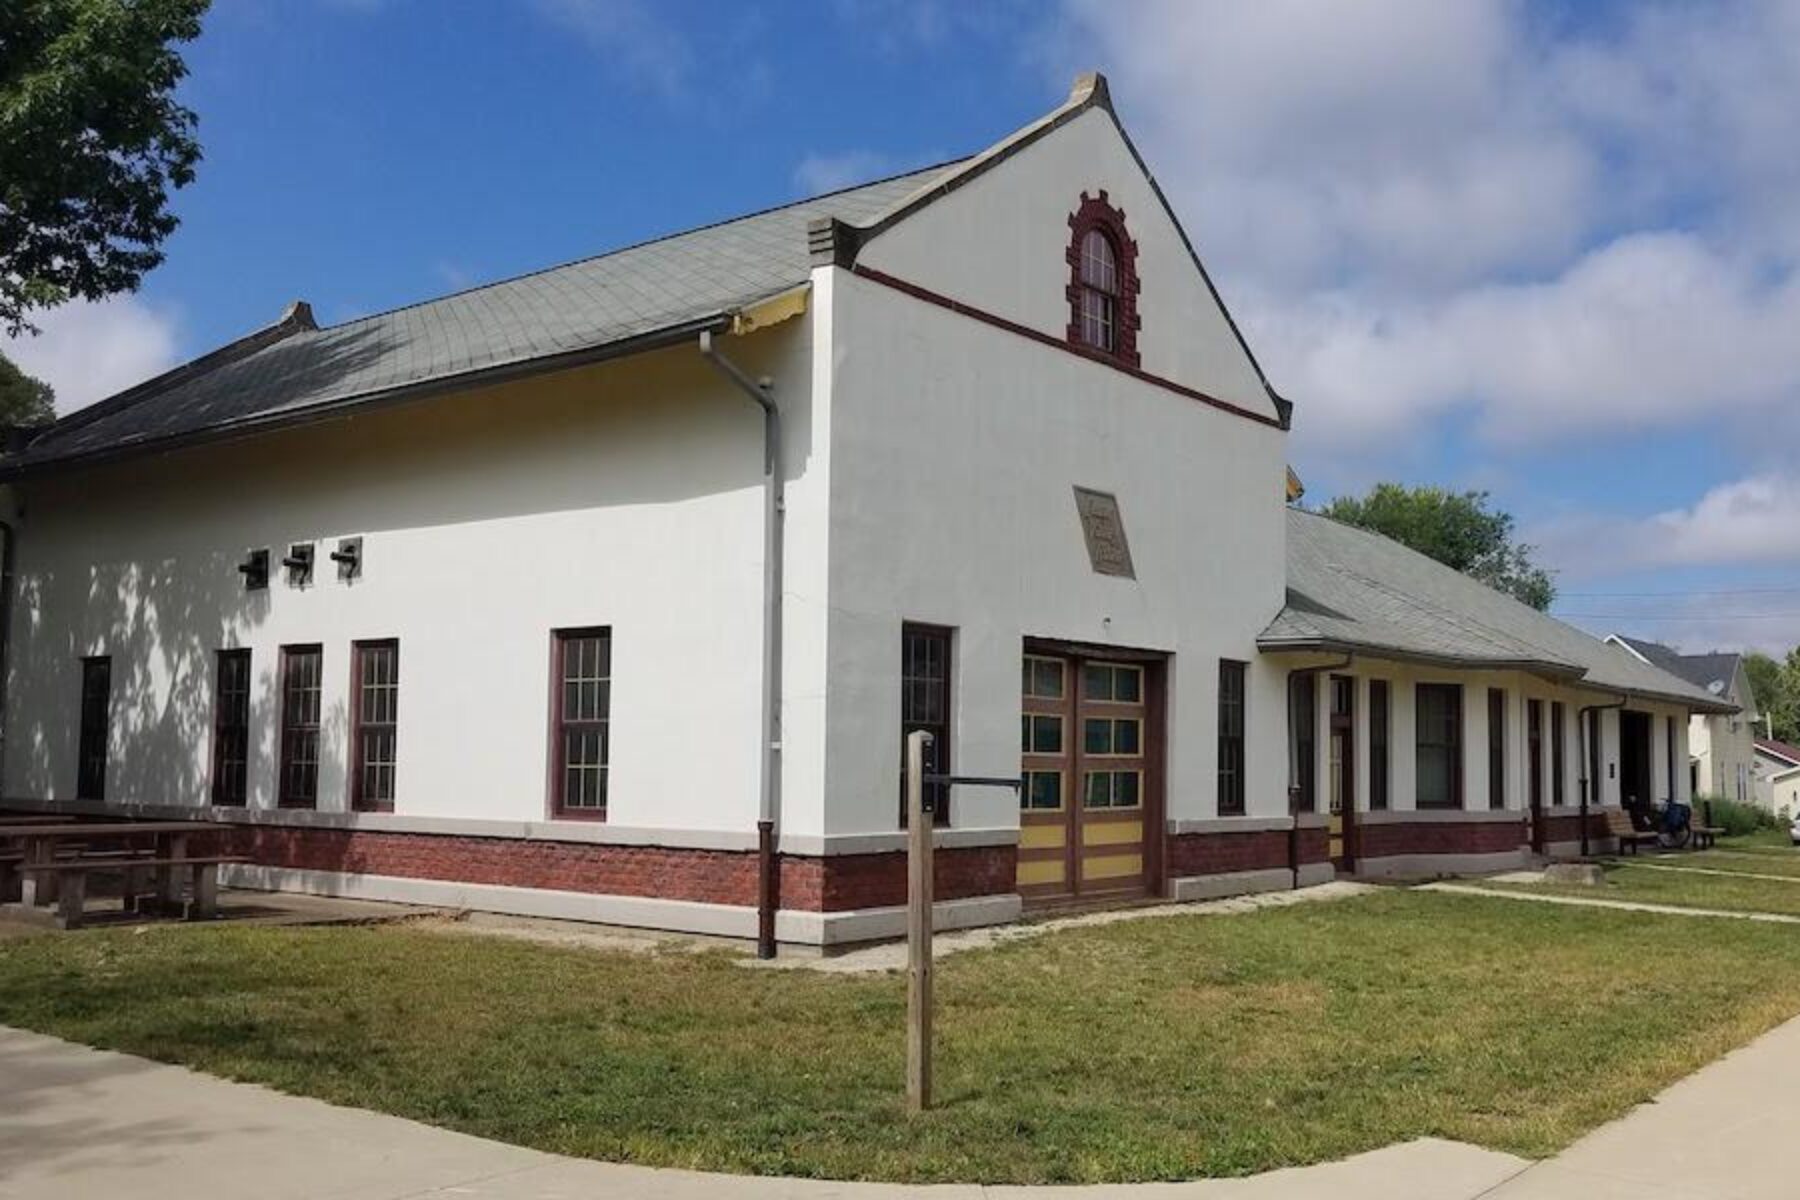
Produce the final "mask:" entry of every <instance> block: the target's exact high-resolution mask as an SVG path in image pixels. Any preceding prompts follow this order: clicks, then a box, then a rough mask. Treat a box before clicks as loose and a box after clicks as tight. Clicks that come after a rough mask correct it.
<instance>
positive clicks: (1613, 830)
mask: <svg viewBox="0 0 1800 1200" xmlns="http://www.w3.org/2000/svg"><path fill="white" fill-rule="evenodd" d="M1606 836H1607V837H1609V838H1612V839H1613V840H1614V841H1616V842H1618V843H1619V849H1621V850H1623V849H1625V848H1626V847H1627V846H1629V847H1631V852H1632V853H1633V854H1636V853H1637V848H1638V847H1639V846H1643V845H1651V846H1655V845H1658V844H1659V843H1660V842H1661V838H1660V837H1659V836H1658V835H1657V834H1656V833H1654V832H1652V831H1650V830H1647V829H1639V828H1638V827H1637V826H1636V825H1633V824H1632V823H1631V814H1630V813H1628V812H1626V811H1625V810H1624V809H1622V808H1609V809H1607V810H1606Z"/></svg>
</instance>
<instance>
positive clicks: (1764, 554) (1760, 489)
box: [1526, 473, 1800, 579]
mask: <svg viewBox="0 0 1800 1200" xmlns="http://www.w3.org/2000/svg"><path fill="white" fill-rule="evenodd" d="M1526 536H1527V540H1528V541H1531V542H1533V543H1535V544H1537V545H1538V546H1539V548H1540V549H1541V551H1542V552H1543V555H1544V559H1545V561H1546V562H1548V563H1550V564H1551V565H1552V566H1555V567H1557V568H1559V570H1561V571H1562V572H1563V573H1564V574H1565V575H1568V576H1570V577H1572V578H1576V579H1580V578H1584V577H1586V578H1592V577H1595V576H1603V575H1606V574H1610V573H1615V572H1621V571H1646V570H1657V569H1663V568H1674V567H1716V566H1725V565H1732V566H1740V565H1742V566H1755V565H1778V566H1779V565H1786V564H1791V563H1800V473H1792V474H1783V473H1767V474H1760V475H1751V476H1747V477H1745V478H1742V479H1736V480H1732V481H1731V482H1728V483H1722V484H1720V485H1718V486H1717V487H1714V488H1712V489H1711V490H1709V491H1708V492H1706V493H1705V494H1704V495H1703V496H1701V497H1700V498H1699V499H1698V500H1696V501H1695V502H1694V503H1693V504H1691V505H1689V506H1687V507H1685V508H1674V509H1669V510H1667V511H1664V512H1659V513H1654V514H1652V515H1650V516H1647V517H1628V516H1611V515H1605V514H1587V515H1577V516H1564V517H1560V518H1557V519H1555V520H1552V521H1549V522H1547V523H1545V524H1544V525H1543V526H1542V527H1540V528H1536V529H1532V530H1528V531H1527V534H1526Z"/></svg>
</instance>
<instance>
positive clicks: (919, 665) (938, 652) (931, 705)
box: [900, 625, 950, 825]
mask: <svg viewBox="0 0 1800 1200" xmlns="http://www.w3.org/2000/svg"><path fill="white" fill-rule="evenodd" d="M916 730H923V731H924V732H926V733H929V734H930V735H931V744H930V745H928V746H927V747H926V748H925V767H926V770H928V771H932V772H937V773H943V772H947V771H949V769H950V633H949V631H948V630H945V629H938V628H935V627H930V626H915V625H908V626H906V627H904V628H903V629H902V631H901V636H900V736H901V746H902V749H901V756H902V761H904V758H905V739H906V735H908V734H910V733H913V732H914V731H916ZM900 800H901V804H900V823H901V824H902V825H904V824H905V823H906V820H907V814H906V797H905V791H904V788H902V792H901V797H900ZM925 801H926V803H927V804H928V805H930V806H931V816H932V823H933V824H934V825H946V824H948V823H949V820H950V789H949V788H947V787H946V786H944V785H943V784H927V785H925Z"/></svg>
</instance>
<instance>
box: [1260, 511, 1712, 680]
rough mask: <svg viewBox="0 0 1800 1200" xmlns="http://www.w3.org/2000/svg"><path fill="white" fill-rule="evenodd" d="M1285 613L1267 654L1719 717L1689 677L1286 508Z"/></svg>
mask: <svg viewBox="0 0 1800 1200" xmlns="http://www.w3.org/2000/svg"><path fill="white" fill-rule="evenodd" d="M1287 584H1288V601H1287V606H1286V607H1285V608H1283V609H1282V611H1281V613H1280V615H1279V616H1277V617H1276V618H1275V620H1274V621H1273V622H1271V623H1270V625H1269V627H1268V628H1267V629H1265V630H1264V631H1263V633H1262V635H1261V637H1260V638H1258V639H1257V642H1258V645H1260V646H1261V647H1262V648H1263V649H1265V650H1305V649H1320V650H1362V651H1366V652H1369V653H1371V654H1374V655H1377V656H1381V657H1393V658H1401V659H1408V660H1418V661H1423V662H1435V663H1444V664H1447V665H1451V666H1457V667H1489V668H1517V669H1520V670H1528V671H1535V672H1538V673H1540V674H1545V675H1553V676H1563V677H1566V678H1569V679H1580V680H1582V681H1583V682H1584V683H1586V684H1589V685H1591V686H1593V687H1597V688H1603V689H1606V690H1608V691H1621V692H1629V693H1632V694H1634V695H1639V696H1649V697H1657V698H1663V699H1670V700H1677V701H1680V702H1682V703H1685V704H1692V705H1693V706H1694V707H1697V708H1706V709H1718V708H1720V707H1730V706H1721V704H1720V702H1719V701H1718V700H1717V699H1716V698H1715V697H1713V696H1710V695H1708V694H1707V693H1706V691H1705V690H1704V689H1703V688H1699V687H1695V686H1694V685H1693V684H1691V683H1689V682H1688V681H1687V680H1685V679H1682V678H1679V677H1678V676H1675V675H1672V674H1670V673H1669V672H1667V671H1664V670H1662V669H1660V668H1658V667H1654V666H1651V665H1650V664H1648V663H1645V662H1641V661H1639V660H1638V659H1637V658H1635V657H1633V656H1632V654H1631V653H1630V651H1628V650H1625V649H1624V648H1622V647H1619V646H1613V645H1609V644H1608V643H1606V642H1604V641H1602V640H1601V639H1599V638H1597V637H1593V636H1592V635H1590V634H1587V633H1584V632H1582V631H1581V630H1579V629H1577V628H1575V627H1574V626H1573V625H1567V624H1565V623H1563V622H1562V621H1559V620H1557V619H1556V618H1555V617H1552V616H1549V615H1548V614H1546V613H1541V612H1539V611H1537V610H1536V609H1534V608H1531V607H1530V606H1529V605H1525V604H1521V603H1519V602H1518V601H1517V600H1514V599H1513V598H1512V597H1511V596H1506V595H1503V594H1501V593H1500V592H1497V591H1495V590H1494V589H1492V588H1490V587H1487V586H1486V585H1484V584H1481V583H1478V582H1476V581H1475V580H1473V579H1470V578H1469V577H1468V576H1466V575H1463V574H1462V573H1460V572H1458V571H1453V570H1451V569H1450V568H1449V567H1446V566H1444V565H1443V564H1442V563H1439V562H1437V561H1435V560H1434V559H1431V558H1427V557H1426V556H1425V555H1423V554H1420V553H1418V552H1416V551H1414V550H1409V549H1408V548H1406V547H1405V546H1402V545H1400V544H1399V543H1398V542H1395V541H1391V540H1389V539H1388V538H1384V537H1382V536H1380V535H1379V534H1374V533H1369V532H1368V531H1366V530H1362V529H1356V528H1353V527H1351V526H1349V525H1344V524H1341V523H1339V522H1337V521H1334V520H1331V519H1330V518H1329V517H1323V516H1320V515H1318V514H1317V513H1310V512H1307V511H1305V510H1304V509H1298V508H1291V509H1289V510H1288V527H1287Z"/></svg>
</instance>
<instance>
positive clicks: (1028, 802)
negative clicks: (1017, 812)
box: [1019, 771, 1063, 812]
mask: <svg viewBox="0 0 1800 1200" xmlns="http://www.w3.org/2000/svg"><path fill="white" fill-rule="evenodd" d="M1023 783H1024V786H1023V787H1022V788H1020V790H1019V807H1021V808H1024V809H1028V810H1031V811H1034V812H1046V811H1049V812H1054V811H1056V810H1057V809H1060V808H1061V807H1062V806H1063V773H1062V772H1061V771H1026V772H1024V778H1023Z"/></svg>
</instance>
